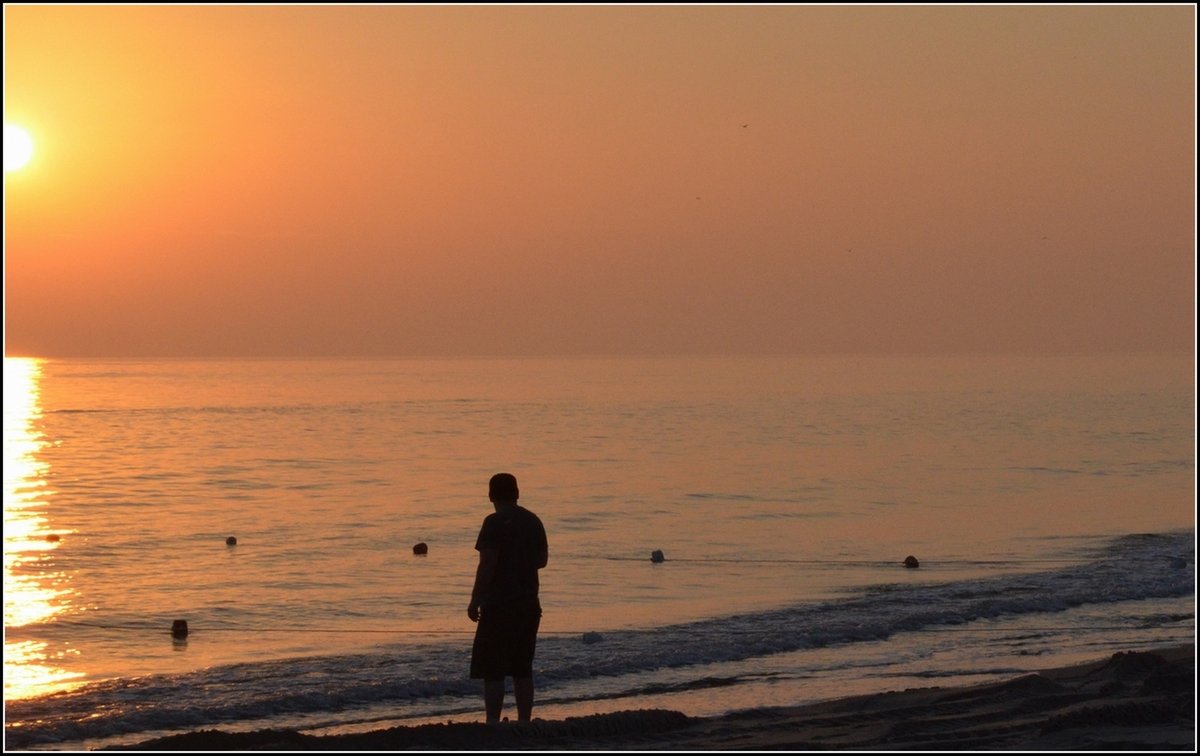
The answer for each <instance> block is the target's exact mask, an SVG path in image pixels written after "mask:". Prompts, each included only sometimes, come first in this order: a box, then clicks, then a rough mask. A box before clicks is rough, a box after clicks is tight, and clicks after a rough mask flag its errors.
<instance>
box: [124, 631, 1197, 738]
mask: <svg viewBox="0 0 1200 756" xmlns="http://www.w3.org/2000/svg"><path fill="white" fill-rule="evenodd" d="M1195 669H1196V665H1195V648H1194V646H1180V647H1172V648H1162V649H1154V650H1152V651H1130V652H1123V653H1118V654H1115V655H1113V656H1111V657H1109V658H1106V659H1101V660H1097V661H1095V662H1093V663H1089V664H1084V665H1079V666H1074V667H1066V668H1057V669H1046V670H1042V671H1040V672H1037V673H1032V674H1026V675H1021V676H1016V677H1013V678H1010V679H1006V680H1002V681H999V682H994V683H987V684H982V685H974V686H969V687H961V688H945V687H929V688H910V689H907V690H902V691H894V692H888V693H881V694H875V695H867V696H857V697H852V698H844V699H838V700H833V701H825V702H821V703H815V704H810V705H805V706H799V707H790V708H770V709H754V710H750V711H741V712H734V713H730V714H727V715H725V716H721V717H712V718H696V717H688V716H686V715H684V714H682V713H679V712H676V711H667V710H661V709H653V710H639V711H622V712H616V713H612V714H597V715H593V716H584V717H572V718H568V719H565V720H561V721H549V720H535V721H533V722H531V723H528V724H517V723H505V724H502V725H499V726H487V725H484V724H470V723H453V724H450V723H447V724H427V725H421V726H416V727H394V728H390V729H386V730H379V731H375V732H367V733H360V734H351V735H333V736H322V737H317V736H310V735H304V734H302V733H298V732H295V731H288V730H269V731H257V732H250V733H225V732H221V731H219V730H203V731H198V732H193V733H187V734H183V735H175V736H171V737H166V738H159V739H155V740H151V741H146V742H144V743H141V744H138V745H135V746H130V747H127V748H125V749H122V750H130V749H137V750H186V751H209V750H215V751H221V750H226V751H234V750H247V751H249V750H322V751H324V750H346V751H391V750H407V749H425V750H449V751H467V750H494V749H495V750H499V749H509V750H534V751H544V750H634V749H636V750H680V751H711V750H797V751H799V750H854V749H863V750H868V749H881V750H913V751H921V750H1061V751H1089V750H1150V751H1169V750H1183V751H1194V750H1195V748H1196V731H1195V721H1196V720H1195V681H1196V678H1195Z"/></svg>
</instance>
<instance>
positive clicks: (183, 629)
mask: <svg viewBox="0 0 1200 756" xmlns="http://www.w3.org/2000/svg"><path fill="white" fill-rule="evenodd" d="M187 634H188V629H187V620H175V621H174V622H172V623H171V637H172V638H175V639H176V640H183V639H184V638H186V637H187Z"/></svg>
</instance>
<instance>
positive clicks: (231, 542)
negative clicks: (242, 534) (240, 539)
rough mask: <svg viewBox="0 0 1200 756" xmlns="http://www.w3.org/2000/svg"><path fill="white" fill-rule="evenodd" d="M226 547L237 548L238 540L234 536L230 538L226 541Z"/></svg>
mask: <svg viewBox="0 0 1200 756" xmlns="http://www.w3.org/2000/svg"><path fill="white" fill-rule="evenodd" d="M225 545H226V546H237V539H236V538H234V537H233V536H229V537H228V538H226V539H225Z"/></svg>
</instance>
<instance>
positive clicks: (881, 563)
mask: <svg viewBox="0 0 1200 756" xmlns="http://www.w3.org/2000/svg"><path fill="white" fill-rule="evenodd" d="M575 558H576V559H600V560H604V561H608V562H649V561H651V560H650V559H648V558H647V557H629V556H600V555H591V554H584V555H579V556H576V557H575ZM1087 561H1088V558H1087V557H1079V558H1075V559H1072V558H1070V557H1063V558H1057V559H1056V558H1047V559H998V560H986V559H938V560H922V561H921V564H922V565H926V566H934V565H947V564H965V565H979V566H998V565H1001V566H1002V565H1021V564H1082V563H1084V562H1087ZM663 562H664V563H665V562H696V563H705V562H717V563H730V564H830V565H856V566H859V567H892V566H895V565H898V564H903V563H904V562H903V561H902V560H894V559H887V560H883V559H877V560H863V559H783V558H780V559H754V558H750V557H678V558H677V557H664V559H663Z"/></svg>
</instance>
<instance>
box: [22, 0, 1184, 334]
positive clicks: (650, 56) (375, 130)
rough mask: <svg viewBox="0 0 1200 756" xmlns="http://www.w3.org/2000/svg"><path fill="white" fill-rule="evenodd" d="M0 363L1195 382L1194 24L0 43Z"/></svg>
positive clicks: (269, 22)
mask: <svg viewBox="0 0 1200 756" xmlns="http://www.w3.org/2000/svg"><path fill="white" fill-rule="evenodd" d="M4 36H5V50H4V62H5V69H4V85H5V103H4V119H5V122H6V123H9V122H12V123H18V124H21V125H22V126H24V127H25V128H26V129H27V130H28V131H29V132H30V133H31V134H32V136H33V138H34V140H35V142H36V150H37V151H36V154H35V156H34V159H33V161H32V162H31V163H30V164H29V165H28V166H26V167H25V168H24V169H22V170H20V171H17V172H13V173H10V174H6V176H5V195H4V204H5V233H4V251H5V339H6V342H5V353H6V354H7V355H25V356H47V357H53V356H248V357H249V356H289V355H296V356H320V355H330V356H334V355H347V356H376V355H379V356H383V355H460V354H461V355H524V354H551V355H553V354H680V353H683V354H687V353H702V354H714V353H715V354H722V353H903V352H908V353H927V352H941V353H957V352H1013V351H1016V352H1039V353H1040V352H1078V351H1083V352H1097V351H1099V352H1111V351H1162V350H1168V351H1183V352H1186V351H1190V350H1192V349H1193V348H1194V343H1195V342H1194V334H1195V330H1194V326H1195V310H1194V304H1195V287H1194V281H1195V277H1194V276H1195V261H1196V246H1195V238H1196V237H1195V217H1196V216H1195V210H1194V208H1195V204H1194V202H1195V165H1196V162H1195V151H1194V147H1195V104H1196V102H1195V78H1194V71H1195V63H1196V57H1195V9H1194V7H1192V6H1158V7H1154V6H1146V7H1132V6H1130V7H1115V6H1094V7H1070V6H1066V7H1042V6H992V7H988V6H977V7H971V6H964V7H945V6H936V7H935V6H930V7H916V6H882V7H854V6H845V7H830V6H824V7H815V6H814V7H805V6H763V7H717V6H694V7H686V6H684V7H653V6H609V7H587V6H557V7H536V6H476V7H461V6H460V7H455V6H444V7H433V6H408V7H404V6H358V7H355V6H290V7H289V6H160V7H146V6H125V7H115V6H113V7H105V6H36V5H29V6H21V5H15V6H14V5H6V6H5V7H4Z"/></svg>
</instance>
